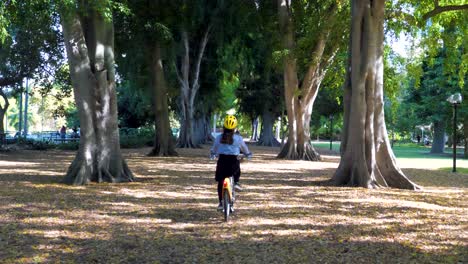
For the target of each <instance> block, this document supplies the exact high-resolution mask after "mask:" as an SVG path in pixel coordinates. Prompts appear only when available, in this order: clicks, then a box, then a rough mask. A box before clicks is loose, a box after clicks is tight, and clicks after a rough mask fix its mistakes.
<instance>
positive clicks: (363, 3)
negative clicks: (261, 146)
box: [333, 0, 418, 189]
mask: <svg viewBox="0 0 468 264" xmlns="http://www.w3.org/2000/svg"><path fill="white" fill-rule="evenodd" d="M384 8H385V0H352V7H351V12H352V20H351V21H352V24H351V38H350V43H351V45H350V59H349V65H348V67H347V71H348V72H347V75H346V79H345V85H344V89H345V92H344V117H345V121H344V128H343V141H342V150H341V151H342V154H341V161H340V164H339V167H338V169H337V170H336V172H335V175H334V176H333V181H334V182H335V183H336V184H337V185H348V186H361V187H364V188H377V187H380V186H390V187H395V188H404V189H416V188H418V187H417V185H416V184H414V183H413V182H411V181H410V180H409V179H408V178H406V176H405V175H404V174H403V172H402V171H401V170H400V169H399V168H398V166H397V165H396V159H395V156H394V154H393V151H392V149H391V148H390V142H389V139H388V135H387V129H386V126H385V119H384V111H383V109H384V108H383V107H384V101H383V37H384V31H383V22H384Z"/></svg>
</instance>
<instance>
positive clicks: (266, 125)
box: [257, 108, 280, 147]
mask: <svg viewBox="0 0 468 264" xmlns="http://www.w3.org/2000/svg"><path fill="white" fill-rule="evenodd" d="M275 120H276V119H275V116H274V115H273V113H272V112H271V111H269V109H268V108H265V109H264V110H263V114H262V130H261V132H260V139H259V140H258V142H257V145H258V146H267V147H277V146H279V145H280V143H279V142H278V140H277V139H276V138H275V134H274V132H273V126H274V124H275Z"/></svg>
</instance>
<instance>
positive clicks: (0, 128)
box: [0, 88, 10, 142]
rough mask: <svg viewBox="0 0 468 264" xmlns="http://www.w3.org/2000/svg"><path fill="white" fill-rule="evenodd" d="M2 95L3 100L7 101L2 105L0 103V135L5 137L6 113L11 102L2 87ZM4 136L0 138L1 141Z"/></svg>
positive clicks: (0, 93)
mask: <svg viewBox="0 0 468 264" xmlns="http://www.w3.org/2000/svg"><path fill="white" fill-rule="evenodd" d="M0 96H1V97H2V98H3V101H5V104H4V105H3V106H2V105H0V136H2V137H5V126H4V124H3V123H4V120H5V114H6V112H7V111H8V107H9V106H10V102H9V101H8V97H7V95H6V94H5V93H4V92H3V89H2V88H0ZM3 139H4V138H0V142H3V141H1V140H3Z"/></svg>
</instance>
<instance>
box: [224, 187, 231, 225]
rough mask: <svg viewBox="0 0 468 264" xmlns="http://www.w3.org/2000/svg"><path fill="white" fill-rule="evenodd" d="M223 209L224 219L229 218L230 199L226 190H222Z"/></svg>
mask: <svg viewBox="0 0 468 264" xmlns="http://www.w3.org/2000/svg"><path fill="white" fill-rule="evenodd" d="M223 211H224V221H228V220H229V214H230V213H231V201H230V199H229V192H228V190H224V192H223Z"/></svg>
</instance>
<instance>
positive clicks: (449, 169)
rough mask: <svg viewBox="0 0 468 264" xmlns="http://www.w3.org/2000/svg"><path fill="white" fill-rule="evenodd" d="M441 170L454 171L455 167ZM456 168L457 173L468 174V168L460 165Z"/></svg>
mask: <svg viewBox="0 0 468 264" xmlns="http://www.w3.org/2000/svg"><path fill="white" fill-rule="evenodd" d="M439 170H441V171H445V172H452V170H453V167H445V168H439ZM456 170H457V172H456V173H463V174H468V168H459V167H457V169H456Z"/></svg>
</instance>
